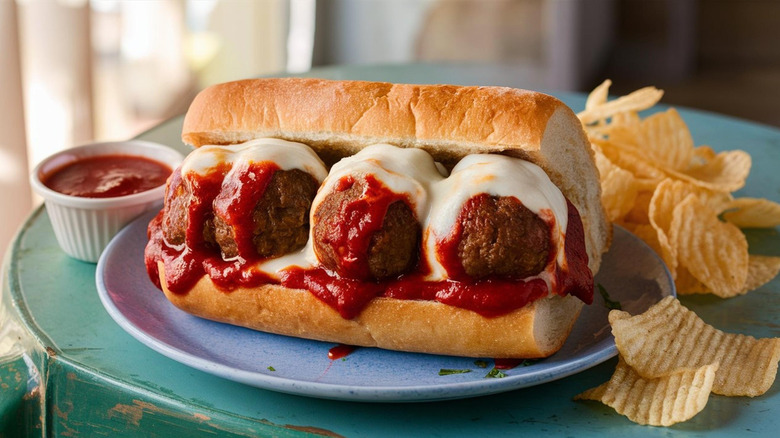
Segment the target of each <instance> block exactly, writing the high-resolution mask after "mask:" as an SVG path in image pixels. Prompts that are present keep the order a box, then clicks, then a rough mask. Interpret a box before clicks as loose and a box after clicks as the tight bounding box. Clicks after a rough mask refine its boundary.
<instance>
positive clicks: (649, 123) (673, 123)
mask: <svg viewBox="0 0 780 438" xmlns="http://www.w3.org/2000/svg"><path fill="white" fill-rule="evenodd" d="M639 138H640V140H639V144H640V147H641V148H642V150H643V151H644V152H645V153H646V154H647V156H648V157H649V158H650V159H651V160H652V161H654V162H656V163H658V164H659V165H660V166H661V168H662V169H671V170H686V169H687V168H688V167H689V166H690V164H691V160H692V158H693V156H694V155H693V152H694V148H693V137H691V133H690V131H689V130H688V126H687V125H686V124H685V122H684V121H683V119H682V117H680V114H679V113H678V112H677V110H675V109H674V108H671V109H669V110H667V111H665V112H662V113H656V114H653V115H652V116H650V117H647V118H646V119H644V120H642V124H641V125H640V127H639Z"/></svg>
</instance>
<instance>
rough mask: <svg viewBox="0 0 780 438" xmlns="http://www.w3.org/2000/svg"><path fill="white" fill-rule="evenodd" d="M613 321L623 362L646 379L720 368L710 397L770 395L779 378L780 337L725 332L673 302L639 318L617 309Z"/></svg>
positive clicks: (668, 299)
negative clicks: (685, 370) (774, 383)
mask: <svg viewBox="0 0 780 438" xmlns="http://www.w3.org/2000/svg"><path fill="white" fill-rule="evenodd" d="M609 322H610V324H611V325H612V334H613V335H614V336H615V343H616V345H617V348H618V351H619V353H620V355H621V357H623V359H624V360H625V361H626V363H627V364H628V365H629V366H631V367H632V368H633V369H634V370H636V372H637V373H639V375H641V376H642V377H645V378H657V377H662V376H668V375H670V374H672V373H675V372H677V371H678V370H680V369H685V368H699V367H702V366H705V365H709V364H713V363H719V364H720V367H719V368H718V371H717V372H716V375H715V382H714V384H713V387H712V392H714V393H716V394H721V395H730V396H749V397H755V396H758V395H761V394H764V393H765V392H766V391H767V390H769V388H770V387H771V386H772V383H773V382H774V380H775V377H776V375H777V364H778V360H780V338H762V339H756V338H754V337H752V336H745V335H736V334H727V333H724V332H722V331H720V330H717V329H715V328H714V327H712V326H710V325H708V324H706V323H705V322H704V321H702V320H701V318H699V317H698V316H697V315H696V314H695V313H693V312H692V311H690V310H688V309H687V308H685V307H684V306H682V305H681V304H680V302H679V301H678V300H677V299H676V298H674V297H666V298H664V299H663V300H661V301H660V302H658V303H657V304H655V305H654V306H652V307H651V308H650V309H648V310H647V311H646V312H644V313H643V314H641V315H637V316H630V315H629V314H628V313H626V312H623V311H619V310H613V311H611V312H610V313H609Z"/></svg>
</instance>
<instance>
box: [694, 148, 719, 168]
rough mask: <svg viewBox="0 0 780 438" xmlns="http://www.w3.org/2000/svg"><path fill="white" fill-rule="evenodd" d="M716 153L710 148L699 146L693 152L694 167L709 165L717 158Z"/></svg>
mask: <svg viewBox="0 0 780 438" xmlns="http://www.w3.org/2000/svg"><path fill="white" fill-rule="evenodd" d="M715 155H717V154H716V153H715V151H714V150H713V149H712V148H711V147H709V146H699V147H697V148H695V149H694V150H693V161H692V163H691V164H692V165H693V166H701V165H704V164H707V163H708V162H709V161H710V160H712V159H713V158H715Z"/></svg>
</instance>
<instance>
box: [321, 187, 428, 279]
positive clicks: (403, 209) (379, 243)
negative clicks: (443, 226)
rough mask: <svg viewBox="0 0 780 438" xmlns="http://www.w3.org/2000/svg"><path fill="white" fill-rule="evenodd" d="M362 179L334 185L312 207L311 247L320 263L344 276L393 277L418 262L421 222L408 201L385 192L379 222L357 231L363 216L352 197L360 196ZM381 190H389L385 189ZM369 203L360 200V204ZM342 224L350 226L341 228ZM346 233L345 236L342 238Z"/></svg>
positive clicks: (406, 270) (358, 198) (362, 191)
mask: <svg viewBox="0 0 780 438" xmlns="http://www.w3.org/2000/svg"><path fill="white" fill-rule="evenodd" d="M366 184H367V182H366V181H365V180H358V181H354V182H353V183H352V185H351V186H350V187H349V188H347V189H345V190H335V191H333V192H332V193H330V194H328V195H327V196H326V197H325V198H324V199H323V200H322V202H321V203H320V204H319V206H318V207H317V210H316V211H315V213H314V218H315V219H314V220H315V222H314V225H313V226H314V229H313V236H314V242H313V244H314V249H315V251H316V253H317V256H318V258H319V260H320V263H322V265H323V266H325V267H326V268H328V269H330V270H332V271H335V272H336V273H338V274H339V275H340V276H342V277H346V278H355V279H359V280H371V279H378V280H382V279H387V278H392V277H397V276H399V275H401V274H403V273H405V272H408V271H409V270H410V269H412V268H413V267H414V266H415V265H416V263H417V260H418V257H419V242H420V224H419V222H418V221H417V219H416V217H415V215H414V212H413V211H412V209H411V208H410V207H409V206H408V205H407V203H406V202H404V201H403V200H398V199H395V200H392V199H393V198H392V197H384V198H382V199H383V200H385V201H387V200H391V202H390V203H389V204H387V209H386V211H385V214H384V217H383V218H382V220H381V226H379V227H373V228H374V229H371V227H369V228H367V229H365V230H363V231H364V232H365V234H366V235H360V233H359V232H358V229H357V227H356V225H358V224H357V223H358V222H361V221H363V220H364V219H365V217H366V216H365V214H363V213H365V211H363V212H361V208H360V207H358V208H355V205H356V204H355V203H354V201H360V200H361V197H362V194H363V193H364V192H365V190H364V189H365V187H366ZM371 191H372V192H376V190H371ZM380 192H381V190H380ZM382 193H383V194H384V195H388V194H390V193H389V191H386V190H385V191H384V192H382ZM396 198H397V197H396ZM382 202H383V201H382V200H379V201H378V202H376V204H382ZM368 205H369V203H362V207H365V208H368V207H367V206H368ZM350 219H351V220H350ZM345 227H352V228H351V229H349V230H344V228H345ZM342 231H344V232H342ZM347 235H348V240H349V241H348V242H345V241H344V238H346V236H347Z"/></svg>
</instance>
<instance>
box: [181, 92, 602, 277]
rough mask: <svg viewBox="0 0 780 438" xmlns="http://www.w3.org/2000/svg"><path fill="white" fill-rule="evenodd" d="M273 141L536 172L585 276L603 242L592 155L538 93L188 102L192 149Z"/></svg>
mask: <svg viewBox="0 0 780 438" xmlns="http://www.w3.org/2000/svg"><path fill="white" fill-rule="evenodd" d="M260 137H275V138H281V139H284V140H290V141H297V142H301V143H305V144H307V145H309V146H311V147H312V148H313V149H314V150H315V151H316V152H317V153H318V154H319V156H320V157H321V158H322V159H323V160H324V161H325V162H326V163H328V164H333V163H334V162H336V161H338V160H339V159H340V158H342V157H345V156H348V155H352V154H355V153H357V151H359V150H361V149H362V148H364V147H366V146H368V145H371V144H374V143H390V144H394V145H396V146H399V147H408V148H412V147H414V148H421V149H424V150H426V151H427V152H429V153H430V154H431V155H432V156H433V157H434V159H436V160H437V161H440V162H442V163H444V164H445V165H447V166H452V165H454V164H455V163H456V162H457V161H458V160H459V159H460V158H462V157H464V156H466V155H468V154H474V153H502V154H505V155H510V156H515V157H519V158H523V159H525V160H528V161H531V162H533V163H536V164H537V165H539V166H540V167H542V168H543V169H544V170H545V171H546V172H547V173H548V175H549V176H550V179H551V180H552V181H553V182H554V183H555V184H556V185H557V186H558V187H559V188H560V189H561V191H562V192H563V194H564V195H565V196H566V197H567V198H568V199H569V200H570V201H571V202H572V204H574V206H575V207H577V210H578V211H579V212H580V215H581V217H582V220H583V225H584V228H585V234H586V245H587V249H588V256H589V260H590V261H589V266H590V268H591V270H592V271H593V272H594V274H595V273H596V272H597V271H598V267H599V265H600V263H601V254H602V253H603V252H604V251H606V249H607V248H608V246H609V242H610V239H611V235H612V229H611V227H610V224H609V223H608V222H607V220H606V215H605V213H604V209H603V207H602V205H601V185H600V183H599V174H598V170H597V169H596V165H595V161H594V156H593V151H592V150H591V147H590V144H589V142H588V139H587V137H586V135H585V133H584V131H583V129H582V125H581V124H580V121H579V119H578V118H577V116H576V115H575V114H574V112H572V110H571V109H570V108H568V107H567V106H566V105H564V104H563V103H562V102H561V101H560V100H558V99H556V98H554V97H552V96H548V95H546V94H542V93H537V92H533V91H527V90H519V89H514V88H506V87H465V86H456V85H408V84H391V83H385V82H365V81H331V80H323V79H310V78H274V79H249V80H242V81H236V82H228V83H224V84H219V85H214V86H211V87H209V88H207V89H205V90H203V91H201V92H200V93H199V94H198V95H197V96H196V97H195V100H194V101H193V102H192V104H191V106H190V108H189V111H188V112H187V115H186V117H185V119H184V126H183V129H182V140H183V141H184V142H185V143H187V144H190V145H193V146H196V147H198V146H202V145H206V144H213V145H224V144H234V143H242V142H245V141H248V140H252V139H255V138H260Z"/></svg>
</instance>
